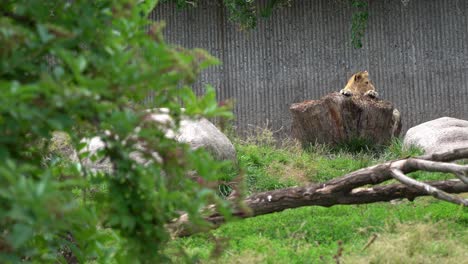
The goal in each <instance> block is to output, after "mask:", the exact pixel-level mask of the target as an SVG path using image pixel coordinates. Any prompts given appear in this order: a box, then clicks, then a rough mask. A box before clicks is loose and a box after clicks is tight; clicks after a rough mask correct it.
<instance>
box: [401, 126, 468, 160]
mask: <svg viewBox="0 0 468 264" xmlns="http://www.w3.org/2000/svg"><path fill="white" fill-rule="evenodd" d="M403 145H404V146H405V147H410V146H417V147H420V148H422V149H423V150H424V152H425V153H426V154H433V153H436V152H444V151H449V150H453V149H457V148H467V147H468V121H466V120H462V119H456V118H452V117H441V118H438V119H434V120H431V121H428V122H425V123H422V124H419V125H417V126H414V127H412V128H410V129H409V130H408V132H406V135H405V139H404V140H403Z"/></svg>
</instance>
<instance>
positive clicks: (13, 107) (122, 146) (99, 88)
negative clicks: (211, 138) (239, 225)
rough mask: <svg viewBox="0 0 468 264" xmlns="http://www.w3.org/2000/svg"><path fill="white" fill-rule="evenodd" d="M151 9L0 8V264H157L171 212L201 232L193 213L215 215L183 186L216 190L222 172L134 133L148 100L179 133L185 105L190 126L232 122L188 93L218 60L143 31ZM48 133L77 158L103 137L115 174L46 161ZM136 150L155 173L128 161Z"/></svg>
mask: <svg viewBox="0 0 468 264" xmlns="http://www.w3.org/2000/svg"><path fill="white" fill-rule="evenodd" d="M156 3H157V1H155V0H152V1H130V0H97V1H84V0H77V1H62V0H51V1H43V0H17V1H10V0H7V1H1V2H0V10H1V12H2V15H3V16H2V17H0V46H1V47H2V48H1V49H0V89H1V91H2V96H0V229H1V230H2V231H1V232H0V262H2V263H17V262H22V261H26V262H40V263H44V262H54V263H55V262H65V261H70V260H71V259H73V260H76V261H78V262H80V263H84V262H88V261H93V262H97V263H105V262H109V261H115V262H122V263H129V262H132V263H135V262H139V263H155V262H160V261H162V260H165V257H164V255H163V253H162V250H163V249H164V247H165V244H166V242H167V241H168V239H169V234H168V232H167V231H166V228H165V224H166V223H168V222H169V221H170V220H171V219H173V218H174V217H176V216H177V215H178V214H177V211H185V212H188V213H189V214H190V216H191V219H192V220H193V221H195V222H197V223H200V224H202V222H201V220H202V218H201V216H200V215H199V212H198V209H197V208H200V207H203V206H204V205H206V204H208V203H209V204H211V203H213V202H215V203H217V201H218V199H217V198H216V194H215V193H214V192H213V191H211V190H208V189H204V188H202V187H201V186H199V185H197V184H196V183H194V182H193V181H191V180H189V179H188V178H187V177H185V175H186V172H187V171H198V172H200V177H203V178H205V179H206V180H212V179H216V177H217V174H218V173H217V171H218V169H219V168H220V165H218V163H216V162H214V161H213V160H212V159H211V158H210V157H209V156H208V155H207V154H206V153H203V152H202V151H192V150H190V148H189V147H188V146H186V145H184V144H180V143H178V142H176V141H175V140H173V139H170V138H167V137H166V136H165V134H164V131H163V129H162V128H161V127H160V126H158V125H154V124H153V125H149V124H145V125H141V124H142V121H143V120H144V114H145V111H144V110H145V109H144V106H142V105H140V104H139V103H138V102H141V101H142V100H143V99H144V98H146V96H147V95H148V92H151V93H152V94H153V95H154V96H153V97H152V98H154V99H153V101H152V102H150V103H151V106H152V107H155V108H163V107H164V108H167V109H169V110H170V113H171V116H172V118H173V119H174V120H175V122H176V123H178V122H179V120H180V116H181V106H182V105H184V107H185V108H186V109H187V111H185V113H184V115H186V116H192V117H195V116H202V115H204V116H218V115H222V116H230V115H231V114H230V113H229V112H228V111H227V110H226V109H224V108H219V107H217V102H216V100H215V96H214V95H213V92H212V91H211V92H210V93H208V94H207V96H205V97H203V98H198V97H197V96H195V95H194V94H193V92H192V91H191V89H190V87H189V85H190V84H191V83H192V82H193V81H194V80H195V79H196V78H197V76H198V73H199V72H200V71H201V70H203V69H204V68H205V67H207V66H210V65H213V64H216V63H217V60H216V59H214V58H213V57H211V56H210V55H209V54H207V53H206V52H204V51H202V50H185V49H180V48H177V49H175V48H173V47H171V46H170V45H167V44H166V43H165V42H164V39H163V37H162V34H161V28H162V26H161V24H159V23H156V22H154V23H150V22H149V21H148V20H147V19H146V14H148V12H149V11H150V10H152V9H153V8H154V5H155V4H156ZM147 28H149V31H147V30H146V29H147ZM140 125H141V126H140ZM138 126H140V128H139V129H137V130H136V129H135V128H136V127H138ZM55 131H63V132H65V133H66V134H68V135H70V141H71V144H72V145H73V147H74V148H76V149H79V147H83V146H82V145H83V144H81V143H80V141H81V139H82V138H84V137H88V138H90V137H92V136H99V137H100V138H101V139H102V140H103V141H104V142H105V144H106V148H105V149H104V150H103V153H101V155H103V156H106V157H109V158H110V159H111V162H112V164H113V166H114V168H113V170H112V172H111V173H108V174H105V173H98V174H94V173H92V172H91V171H88V169H87V168H85V167H83V166H80V164H79V163H78V164H76V163H73V162H69V161H67V160H65V159H63V157H60V156H57V155H52V156H51V155H50V154H49V153H48V149H50V145H52V144H54V142H52V141H51V140H50V138H51V136H52V133H54V132H55ZM135 140H137V141H138V142H140V143H141V142H144V144H145V146H146V147H147V148H148V149H151V151H152V152H157V153H159V154H160V157H161V159H162V162H153V163H151V164H145V165H142V164H138V163H137V162H135V161H134V160H133V159H131V158H130V156H131V155H130V153H132V151H135V148H136V144H135ZM85 156H86V154H83V156H81V158H84V157H85ZM45 157H47V158H45ZM142 158H145V159H147V160H151V159H153V158H154V157H152V155H151V153H143V157H142ZM218 204H219V205H220V206H221V207H222V206H223V203H221V202H218Z"/></svg>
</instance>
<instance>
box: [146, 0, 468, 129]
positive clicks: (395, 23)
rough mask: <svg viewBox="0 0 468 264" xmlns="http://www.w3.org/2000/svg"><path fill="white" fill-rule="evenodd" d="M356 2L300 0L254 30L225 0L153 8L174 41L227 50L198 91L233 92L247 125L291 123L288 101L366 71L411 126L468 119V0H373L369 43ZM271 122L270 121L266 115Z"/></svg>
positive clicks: (223, 96)
mask: <svg viewBox="0 0 468 264" xmlns="http://www.w3.org/2000/svg"><path fill="white" fill-rule="evenodd" d="M347 3H348V1H339V0H335V1H330V0H314V1H310V0H295V1H292V6H291V7H290V8H284V9H282V10H279V11H277V12H275V13H274V14H273V16H272V17H271V18H270V19H267V20H260V21H259V24H258V27H257V28H256V29H255V30H252V31H242V30H239V28H238V26H237V25H235V24H232V23H230V22H229V21H228V14H227V13H226V11H225V10H224V9H223V8H222V7H220V6H219V4H218V1H202V4H201V6H200V7H198V8H197V9H192V10H183V11H178V10H176V8H175V7H174V5H172V4H161V5H159V6H158V7H157V8H156V10H154V11H153V13H152V14H151V18H152V19H154V20H165V21H166V23H167V28H166V32H165V35H166V39H167V40H168V42H170V43H175V44H180V45H182V46H184V47H189V48H193V47H200V48H204V49H206V50H208V51H209V52H210V53H211V54H213V55H215V56H217V57H218V58H220V59H221V60H222V62H223V65H222V66H217V67H214V68H212V69H209V70H207V71H206V72H204V73H203V75H202V76H201V79H200V81H199V83H198V84H197V85H195V89H197V91H199V92H200V89H201V88H200V87H202V86H203V84H205V83H210V84H212V85H213V86H215V87H216V89H217V91H218V96H219V99H226V98H234V99H235V100H236V102H237V104H236V108H235V113H236V115H237V125H238V127H239V129H240V131H245V129H248V128H249V127H250V126H251V125H254V126H262V125H265V123H266V122H268V123H269V124H270V126H271V127H272V128H273V129H275V130H276V129H279V128H281V127H283V128H284V129H285V132H287V131H289V125H290V114H289V111H288V108H289V105H290V104H291V103H294V102H299V101H302V100H305V99H318V98H320V97H321V96H323V95H325V94H326V93H328V92H331V91H338V90H340V89H341V88H342V87H343V86H344V85H345V84H346V81H347V79H348V77H349V76H350V75H352V74H353V73H354V72H357V71H360V70H364V69H367V70H368V71H369V72H370V74H371V78H372V80H373V82H374V85H375V87H376V89H377V90H378V92H379V93H380V95H381V97H383V98H384V99H387V100H390V101H392V102H394V103H395V104H396V105H397V107H398V108H399V109H400V111H401V112H402V117H403V122H404V127H403V130H404V131H405V130H406V129H408V128H409V127H411V126H413V125H416V124H419V123H422V122H425V121H428V120H431V119H434V118H437V117H441V116H451V117H456V118H463V119H468V1H467V0H450V1H447V0H409V1H407V0H405V1H401V0H378V1H370V4H369V14H370V17H369V24H368V29H367V32H366V36H365V39H364V47H363V48H362V49H358V50H356V49H354V48H352V47H351V44H350V26H351V15H350V9H349V7H348V4H347ZM267 120H268V121H267Z"/></svg>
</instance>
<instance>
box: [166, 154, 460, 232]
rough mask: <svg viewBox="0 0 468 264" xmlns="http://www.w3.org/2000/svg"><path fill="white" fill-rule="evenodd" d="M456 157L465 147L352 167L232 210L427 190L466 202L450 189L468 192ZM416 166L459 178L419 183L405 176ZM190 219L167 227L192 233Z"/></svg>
mask: <svg viewBox="0 0 468 264" xmlns="http://www.w3.org/2000/svg"><path fill="white" fill-rule="evenodd" d="M460 159H468V148H463V149H456V150H452V151H449V152H444V153H437V154H432V155H426V156H421V157H417V158H407V159H401V160H394V161H389V162H385V163H382V164H378V165H374V166H371V167H368V168H364V169H360V170H357V171H354V172H351V173H349V174H346V175H344V176H342V177H340V178H335V179H332V180H330V181H327V182H325V183H321V184H311V185H308V186H302V187H291V188H284V189H279V190H274V191H268V192H263V193H256V194H253V195H251V196H249V197H247V198H246V199H244V200H243V201H242V202H241V203H240V205H234V208H233V210H234V211H233V215H234V216H237V217H240V218H247V217H253V216H258V215H263V214H268V213H273V212H279V211H283V210H285V209H290V208H297V207H302V206H311V205H319V206H327V207H328V206H333V205H338V204H365V203H375V202H384V201H391V200H394V199H398V198H407V199H409V200H413V199H414V198H416V197H419V196H426V195H432V196H434V197H435V198H438V199H442V200H444V201H448V202H452V203H455V204H460V205H463V206H468V200H467V199H462V198H460V197H457V196H454V195H451V194H449V193H464V192H468V184H467V176H466V175H468V165H459V164H454V163H447V162H452V161H456V160H460ZM417 170H422V171H431V172H446V173H453V174H454V175H455V176H456V177H457V178H459V179H460V180H445V181H433V182H425V183H423V182H419V181H416V180H414V179H411V178H409V177H408V176H406V175H405V174H406V173H410V172H414V171H417ZM393 178H395V179H397V180H398V181H400V182H401V183H402V184H389V185H381V186H380V185H378V186H374V187H371V188H369V187H366V188H363V186H365V185H376V184H380V183H382V182H385V181H387V180H390V179H393ZM245 208H249V210H245ZM211 209H213V207H211ZM206 220H207V221H208V222H210V223H212V224H213V227H216V226H218V225H220V224H221V223H223V222H224V217H223V216H222V215H221V214H219V213H217V212H214V213H213V211H210V213H208V216H207V217H206ZM189 224H190V223H189V222H188V218H187V216H181V218H179V219H178V220H177V221H175V222H174V223H172V224H171V228H176V229H178V230H182V231H181V232H180V233H178V235H188V234H190V233H192V232H194V230H190V231H187V230H188V229H186V228H184V227H186V226H188V225H189Z"/></svg>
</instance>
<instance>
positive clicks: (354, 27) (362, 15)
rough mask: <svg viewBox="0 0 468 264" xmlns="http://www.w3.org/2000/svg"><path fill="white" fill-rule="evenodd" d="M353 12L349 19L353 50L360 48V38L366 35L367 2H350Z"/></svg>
mask: <svg viewBox="0 0 468 264" xmlns="http://www.w3.org/2000/svg"><path fill="white" fill-rule="evenodd" d="M351 5H352V7H353V9H355V12H354V13H353V16H352V18H351V21H352V22H351V44H352V46H353V47H354V48H357V49H358V48H362V38H363V37H364V34H365V33H366V28H367V21H368V19H369V12H368V11H367V8H368V4H367V1H363V0H351Z"/></svg>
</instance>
